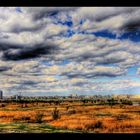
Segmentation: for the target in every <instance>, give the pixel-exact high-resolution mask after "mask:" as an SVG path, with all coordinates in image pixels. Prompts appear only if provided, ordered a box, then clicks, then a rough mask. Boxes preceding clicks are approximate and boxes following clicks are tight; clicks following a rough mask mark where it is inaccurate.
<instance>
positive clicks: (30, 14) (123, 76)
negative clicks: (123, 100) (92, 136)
mask: <svg viewBox="0 0 140 140" xmlns="http://www.w3.org/2000/svg"><path fill="white" fill-rule="evenodd" d="M0 89H1V90H3V91H4V94H5V95H14V94H19V93H22V95H41V96H42V95H69V94H71V93H77V94H80V95H81V94H83V95H94V94H139V93H140V7H34V8H32V7H28V8H27V7H1V8H0Z"/></svg>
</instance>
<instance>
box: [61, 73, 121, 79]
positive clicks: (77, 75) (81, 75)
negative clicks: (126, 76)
mask: <svg viewBox="0 0 140 140" xmlns="http://www.w3.org/2000/svg"><path fill="white" fill-rule="evenodd" d="M61 75H62V76H67V77H68V78H94V77H102V76H105V77H116V76H119V75H122V73H110V72H97V73H94V72H93V73H62V74H61Z"/></svg>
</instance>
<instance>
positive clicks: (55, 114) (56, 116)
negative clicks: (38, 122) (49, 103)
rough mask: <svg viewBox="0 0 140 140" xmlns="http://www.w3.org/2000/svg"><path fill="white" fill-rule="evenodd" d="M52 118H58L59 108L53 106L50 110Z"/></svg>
mask: <svg viewBox="0 0 140 140" xmlns="http://www.w3.org/2000/svg"><path fill="white" fill-rule="evenodd" d="M52 118H53V120H57V119H59V118H60V114H59V110H57V107H55V109H54V110H53V112H52Z"/></svg>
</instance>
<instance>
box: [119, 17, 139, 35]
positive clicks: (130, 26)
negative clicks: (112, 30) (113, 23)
mask: <svg viewBox="0 0 140 140" xmlns="http://www.w3.org/2000/svg"><path fill="white" fill-rule="evenodd" d="M120 29H122V30H124V31H126V32H131V31H138V30H140V19H137V20H131V21H129V22H127V23H126V24H124V25H123V26H122V27H121V28H120Z"/></svg>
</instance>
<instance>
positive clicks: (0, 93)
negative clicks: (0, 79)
mask: <svg viewBox="0 0 140 140" xmlns="http://www.w3.org/2000/svg"><path fill="white" fill-rule="evenodd" d="M0 99H3V92H2V91H1V90H0Z"/></svg>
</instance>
